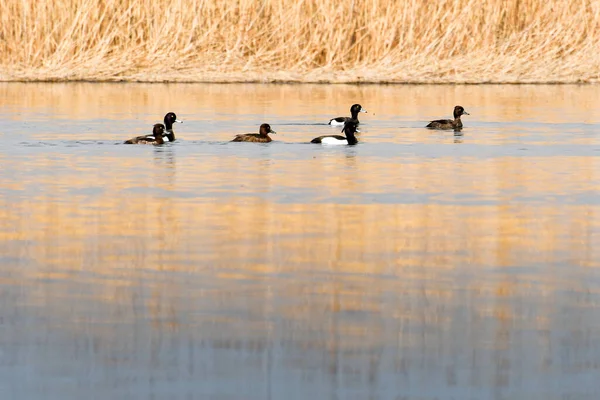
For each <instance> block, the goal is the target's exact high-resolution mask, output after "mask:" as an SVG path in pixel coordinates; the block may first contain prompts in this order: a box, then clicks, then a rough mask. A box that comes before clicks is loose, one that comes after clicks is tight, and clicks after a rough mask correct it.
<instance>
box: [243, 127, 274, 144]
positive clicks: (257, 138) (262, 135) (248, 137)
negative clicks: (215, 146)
mask: <svg viewBox="0 0 600 400" xmlns="http://www.w3.org/2000/svg"><path fill="white" fill-rule="evenodd" d="M269 133H277V132H275V131H274V130H272V129H271V125H269V124H262V125H261V126H260V129H259V130H258V133H245V134H243V135H235V138H233V140H232V142H258V143H269V142H271V141H272V139H271V138H270V137H269Z"/></svg>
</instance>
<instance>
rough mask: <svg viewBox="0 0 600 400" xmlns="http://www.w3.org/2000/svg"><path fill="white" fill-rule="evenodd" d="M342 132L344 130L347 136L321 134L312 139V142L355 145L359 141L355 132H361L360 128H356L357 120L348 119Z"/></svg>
mask: <svg viewBox="0 0 600 400" xmlns="http://www.w3.org/2000/svg"><path fill="white" fill-rule="evenodd" d="M342 132H344V134H345V135H346V136H342V135H325V136H319V137H316V138H314V139H313V140H311V141H310V142H311V143H319V144H333V145H336V144H337V145H344V144H347V145H355V144H357V143H358V139H356V136H354V134H355V133H356V132H360V131H359V130H358V129H356V122H355V121H348V122H346V124H345V125H344V129H342Z"/></svg>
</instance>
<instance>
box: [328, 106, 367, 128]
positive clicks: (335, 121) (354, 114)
mask: <svg viewBox="0 0 600 400" xmlns="http://www.w3.org/2000/svg"><path fill="white" fill-rule="evenodd" d="M359 112H364V113H366V112H367V110H365V109H364V108H362V106H361V105H360V104H353V105H352V107H350V115H351V117H337V118H332V119H330V120H329V124H328V125H332V126H343V125H344V124H345V123H346V122H348V121H350V120H354V121H355V122H356V124H358V123H359V121H358V113H359Z"/></svg>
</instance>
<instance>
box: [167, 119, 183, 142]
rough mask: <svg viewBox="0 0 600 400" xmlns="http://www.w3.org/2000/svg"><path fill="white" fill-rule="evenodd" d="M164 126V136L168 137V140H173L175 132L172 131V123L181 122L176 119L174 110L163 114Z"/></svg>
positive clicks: (181, 122)
mask: <svg viewBox="0 0 600 400" xmlns="http://www.w3.org/2000/svg"><path fill="white" fill-rule="evenodd" d="M164 121H165V128H166V136H167V138H168V139H169V142H173V141H175V132H173V123H174V122H179V123H180V124H183V121H181V120H178V119H177V115H175V113H174V112H170V113H167V115H165V119H164Z"/></svg>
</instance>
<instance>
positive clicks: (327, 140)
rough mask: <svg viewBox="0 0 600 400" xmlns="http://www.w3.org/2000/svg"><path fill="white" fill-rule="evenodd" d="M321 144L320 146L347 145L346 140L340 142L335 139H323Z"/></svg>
mask: <svg viewBox="0 0 600 400" xmlns="http://www.w3.org/2000/svg"><path fill="white" fill-rule="evenodd" d="M321 143H322V144H348V141H347V140H346V139H344V140H340V139H336V138H334V137H324V138H323V139H321Z"/></svg>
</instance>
